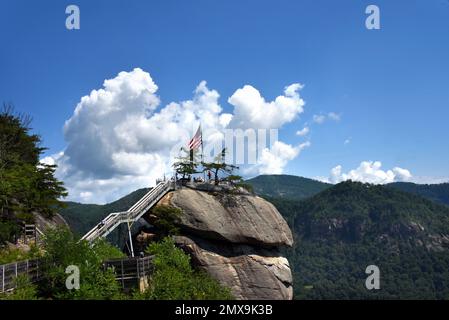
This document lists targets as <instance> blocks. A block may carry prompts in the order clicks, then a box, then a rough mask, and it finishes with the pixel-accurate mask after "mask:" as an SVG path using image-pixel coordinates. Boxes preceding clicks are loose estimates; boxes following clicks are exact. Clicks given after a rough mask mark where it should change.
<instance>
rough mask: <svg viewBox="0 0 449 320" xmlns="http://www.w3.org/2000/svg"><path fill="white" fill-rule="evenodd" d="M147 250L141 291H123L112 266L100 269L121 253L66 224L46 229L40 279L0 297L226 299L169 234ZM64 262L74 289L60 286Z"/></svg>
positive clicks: (23, 280)
mask: <svg viewBox="0 0 449 320" xmlns="http://www.w3.org/2000/svg"><path fill="white" fill-rule="evenodd" d="M147 252H148V253H149V254H152V255H155V260H154V267H155V271H154V274H153V276H152V277H151V278H150V279H149V284H150V286H149V288H148V289H147V290H146V291H145V292H143V293H140V292H131V293H129V294H125V293H124V292H123V291H122V289H121V287H120V286H119V284H118V283H117V281H116V280H115V274H114V271H113V270H112V269H107V270H105V269H104V268H103V264H102V263H103V261H104V260H108V259H113V258H122V257H124V254H123V253H122V252H121V251H120V250H119V249H118V248H116V247H114V246H111V245H110V244H109V243H107V242H106V241H105V240H99V241H97V242H95V243H94V244H93V245H92V246H91V245H89V244H88V243H87V242H85V241H79V239H78V238H77V237H76V236H74V235H73V234H72V233H71V232H70V231H69V230H68V229H67V228H64V227H62V228H59V229H54V230H50V231H49V232H48V233H47V234H46V236H45V239H44V244H43V247H42V251H41V261H42V262H41V263H42V269H41V272H43V274H44V278H43V279H42V281H40V282H38V283H34V284H33V283H30V282H29V281H28V280H27V278H26V277H19V278H18V279H17V290H15V291H14V292H13V294H12V295H3V296H2V295H0V299H27V300H29V299H83V300H86V299H95V300H97V299H103V300H117V299H157V300H161V299H230V298H231V295H230V291H229V290H228V289H227V288H224V287H222V286H221V285H219V284H218V282H217V281H215V280H214V279H212V278H210V277H209V276H208V275H207V274H205V273H203V272H202V271H199V270H195V269H193V268H192V267H191V265H190V257H189V256H188V255H187V254H185V253H184V252H183V251H182V250H181V249H178V248H176V247H175V245H174V242H173V240H172V239H171V238H164V239H162V240H161V241H160V242H154V243H152V244H151V245H150V246H149V247H148V249H147ZM68 266H77V267H78V268H79V271H80V273H79V274H80V281H79V289H72V290H69V289H67V287H66V280H67V277H68V274H67V273H66V268H67V267H68Z"/></svg>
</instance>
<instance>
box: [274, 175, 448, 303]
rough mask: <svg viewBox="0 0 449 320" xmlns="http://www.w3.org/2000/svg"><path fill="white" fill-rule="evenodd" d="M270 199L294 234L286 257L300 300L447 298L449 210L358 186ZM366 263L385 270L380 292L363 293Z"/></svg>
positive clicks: (343, 185)
mask: <svg viewBox="0 0 449 320" xmlns="http://www.w3.org/2000/svg"><path fill="white" fill-rule="evenodd" d="M269 200H270V201H271V202H272V203H273V204H274V205H275V206H276V207H277V208H278V210H279V211H280V212H281V214H283V215H284V217H285V218H286V220H287V221H288V223H289V225H290V226H291V229H292V231H293V233H294V238H295V244H294V247H293V248H292V249H287V250H286V251H285V254H286V256H287V258H288V259H289V261H290V265H291V267H292V269H293V274H294V292H295V298H296V299H448V298H449V241H447V240H449V239H448V238H447V235H449V207H446V206H443V205H440V204H438V203H435V202H432V201H430V200H427V199H425V198H422V197H419V196H416V195H414V194H409V193H405V192H401V191H397V190H394V189H392V188H388V187H384V186H374V185H366V184H361V183H356V182H344V183H341V184H338V185H336V186H334V187H332V188H330V189H327V190H326V191H323V192H322V193H319V194H317V195H315V196H314V197H312V198H309V199H307V200H303V201H294V200H286V199H281V198H269ZM444 235H446V238H444ZM368 265H376V266H378V267H379V269H380V272H381V288H380V290H372V291H369V290H367V289H366V288H365V279H366V277H367V276H368V275H367V274H365V268H366V267H367V266H368Z"/></svg>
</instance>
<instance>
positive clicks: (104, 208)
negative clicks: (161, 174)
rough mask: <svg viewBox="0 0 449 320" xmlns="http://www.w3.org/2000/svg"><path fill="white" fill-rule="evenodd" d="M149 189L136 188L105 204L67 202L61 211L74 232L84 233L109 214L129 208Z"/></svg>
mask: <svg viewBox="0 0 449 320" xmlns="http://www.w3.org/2000/svg"><path fill="white" fill-rule="evenodd" d="M149 190H150V189H147V188H144V189H139V190H136V191H134V192H132V193H130V194H128V195H126V196H124V197H123V198H120V199H119V200H117V201H114V202H111V203H108V204H105V205H98V204H82V203H77V202H66V204H67V207H66V208H64V209H62V210H61V211H60V212H59V213H60V214H61V216H63V217H64V219H65V220H66V221H67V222H68V224H69V225H70V228H71V229H72V231H73V232H75V233H76V234H78V235H84V234H85V233H86V232H87V231H89V230H90V229H92V228H93V227H94V226H95V225H96V224H97V223H99V222H100V221H101V220H102V219H103V218H105V217H106V216H107V215H108V214H110V213H112V212H120V211H126V210H128V209H129V208H130V207H131V206H132V205H133V204H134V203H136V202H137V201H138V200H139V199H140V198H142V197H143V195H144V194H145V193H147V192H148V191H149Z"/></svg>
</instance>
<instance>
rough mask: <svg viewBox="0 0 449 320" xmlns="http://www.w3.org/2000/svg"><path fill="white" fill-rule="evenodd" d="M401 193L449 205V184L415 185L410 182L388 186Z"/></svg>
mask: <svg viewBox="0 0 449 320" xmlns="http://www.w3.org/2000/svg"><path fill="white" fill-rule="evenodd" d="M387 186H388V187H390V188H395V189H398V190H401V191H405V192H409V193H414V194H416V195H419V196H422V197H424V198H427V199H429V200H432V201H435V202H438V203H442V204H446V205H449V183H440V184H415V183H410V182H396V183H390V184H389V185H387Z"/></svg>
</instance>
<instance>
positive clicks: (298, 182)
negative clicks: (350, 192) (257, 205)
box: [246, 175, 332, 200]
mask: <svg viewBox="0 0 449 320" xmlns="http://www.w3.org/2000/svg"><path fill="white" fill-rule="evenodd" d="M246 182H247V183H248V184H250V185H252V186H253V188H254V192H255V193H257V194H260V195H264V196H268V197H282V198H283V199H292V200H300V199H305V198H308V197H311V196H314V195H315V194H317V193H319V192H321V191H324V190H326V189H328V188H330V187H331V186H332V185H330V184H327V183H323V182H319V181H316V180H312V179H307V178H302V177H297V176H289V175H261V176H257V177H255V178H252V179H249V180H247V181H246Z"/></svg>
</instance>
